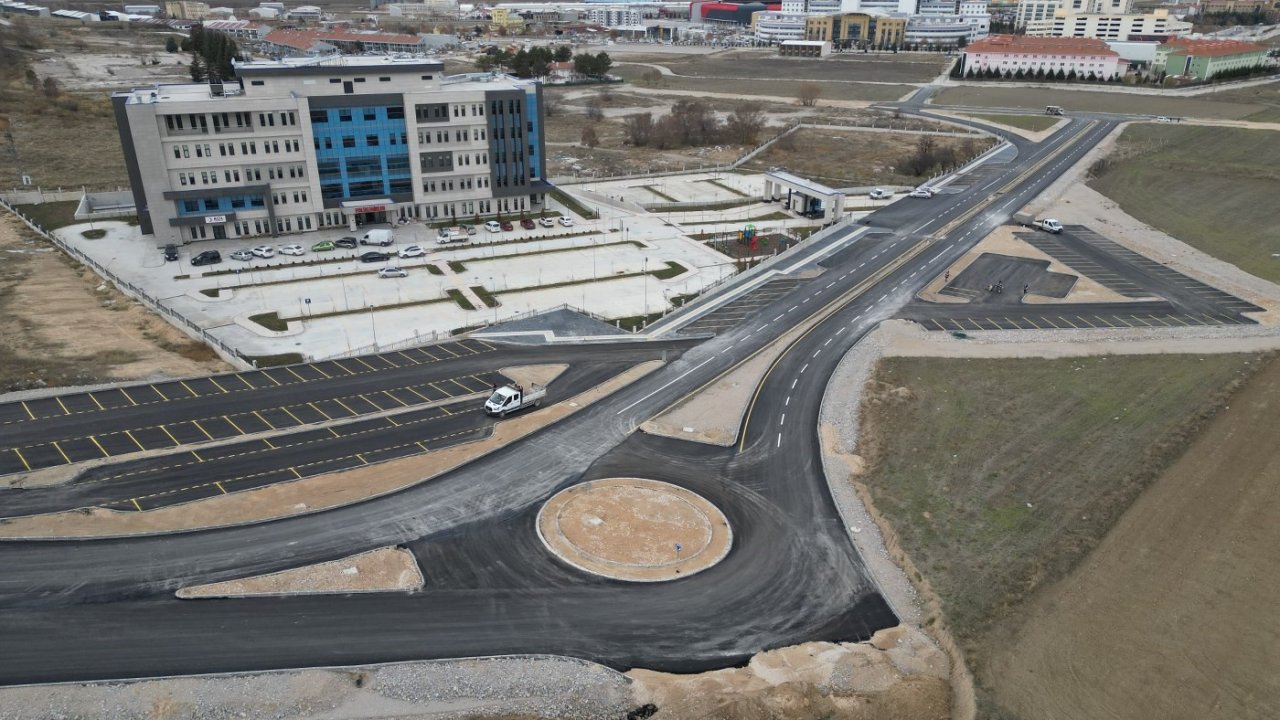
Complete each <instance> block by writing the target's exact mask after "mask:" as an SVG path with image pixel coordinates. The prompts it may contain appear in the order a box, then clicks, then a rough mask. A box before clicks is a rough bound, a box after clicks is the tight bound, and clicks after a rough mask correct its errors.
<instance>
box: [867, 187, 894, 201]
mask: <svg viewBox="0 0 1280 720" xmlns="http://www.w3.org/2000/svg"><path fill="white" fill-rule="evenodd" d="M867 195H868V196H869V197H870V198H871V199H872V200H884V199H885V198H891V197H893V191H892V190H885V189H884V188H876V189H874V190H872V191H871V192H869V193H867Z"/></svg>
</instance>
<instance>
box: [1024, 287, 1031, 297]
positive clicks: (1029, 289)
mask: <svg viewBox="0 0 1280 720" xmlns="http://www.w3.org/2000/svg"><path fill="white" fill-rule="evenodd" d="M1029 292H1031V286H1030V285H1023V286H1022V294H1023V295H1026V294H1027V293H1029Z"/></svg>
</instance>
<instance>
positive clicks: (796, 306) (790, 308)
mask: <svg viewBox="0 0 1280 720" xmlns="http://www.w3.org/2000/svg"><path fill="white" fill-rule="evenodd" d="M798 307H800V306H799V305H792V306H791V307H789V308H787V312H791V311H792V310H795V309H796V308H798Z"/></svg>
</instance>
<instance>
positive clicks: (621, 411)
mask: <svg viewBox="0 0 1280 720" xmlns="http://www.w3.org/2000/svg"><path fill="white" fill-rule="evenodd" d="M709 362H711V358H707V359H706V360H703V361H702V362H700V363H698V364H697V365H694V366H693V367H691V368H689V369H688V370H685V371H684V372H682V373H680V374H679V375H677V376H676V377H674V378H672V379H671V381H670V382H668V383H667V384H665V385H663V386H662V387H660V388H658V389H657V390H654V391H653V392H651V393H649V394H648V395H645V396H644V397H642V398H640V399H639V400H637V401H635V402H633V403H631V404H630V405H628V406H626V407H624V408H622V409H621V410H619V411H618V412H616V413H614V415H621V414H622V413H624V412H626V411H628V410H630V409H631V408H633V407H635V406H637V405H639V404H640V403H642V402H644V401H645V400H648V399H649V398H651V397H653V396H654V395H657V394H658V393H660V392H662V391H663V390H666V389H667V388H669V387H671V386H672V385H674V384H676V383H677V382H679V381H680V380H683V379H684V377H685V376H686V375H688V374H689V373H691V372H693V371H694V370H697V369H698V368H700V367H702V366H703V365H706V364H707V363H709Z"/></svg>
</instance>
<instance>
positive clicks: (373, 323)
mask: <svg viewBox="0 0 1280 720" xmlns="http://www.w3.org/2000/svg"><path fill="white" fill-rule="evenodd" d="M375 307H376V306H375V305H374V304H373V303H369V329H371V330H372V331H373V349H374V350H377V349H378V323H377V321H375V320H374V319H373V309H374V308H375Z"/></svg>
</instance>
